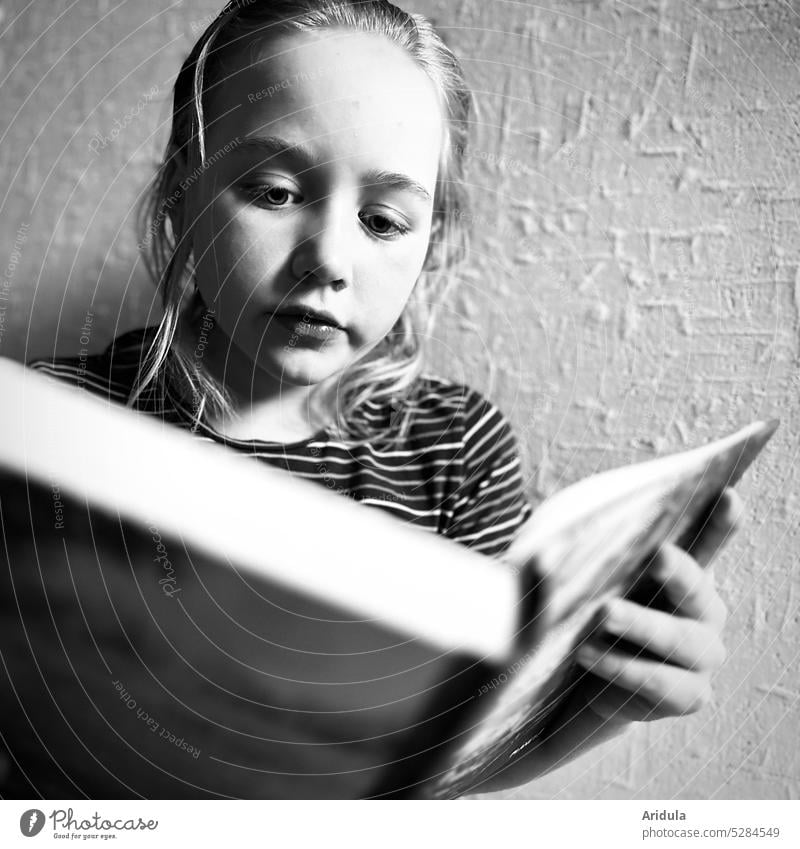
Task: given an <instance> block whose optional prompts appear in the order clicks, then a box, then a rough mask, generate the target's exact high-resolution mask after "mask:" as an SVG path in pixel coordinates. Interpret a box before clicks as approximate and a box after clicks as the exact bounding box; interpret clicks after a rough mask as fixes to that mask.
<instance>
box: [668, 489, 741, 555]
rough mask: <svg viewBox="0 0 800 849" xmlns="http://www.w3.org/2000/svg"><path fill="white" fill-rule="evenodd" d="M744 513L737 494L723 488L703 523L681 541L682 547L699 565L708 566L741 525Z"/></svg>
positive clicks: (732, 490)
mask: <svg viewBox="0 0 800 849" xmlns="http://www.w3.org/2000/svg"><path fill="white" fill-rule="evenodd" d="M744 513H745V509H744V503H743V502H742V499H741V498H740V497H739V494H738V493H737V492H736V491H735V490H734V489H731V488H728V489H725V490H723V492H722V493H721V495H720V497H719V499H718V500H717V502H716V503H715V504H714V506H713V508H712V510H711V512H710V514H709V515H708V517H707V519H706V521H705V523H704V524H703V525H702V526H701V527H699V528H698V529H697V531H696V533H694V534H693V535H692V538H691V539H686V540H685V541H682V543H683V542H685V543H687V544H686V545H685V546H683V545H682V547H685V548H686V551H687V552H688V553H689V554H691V556H692V557H694V559H695V560H697V562H698V563H699V564H700V565H701V566H708V564H709V563H711V561H712V560H713V559H714V558H715V557H716V556H717V555H718V554H719V552H720V550H721V549H722V548H723V547H724V546H725V544H726V543H727V542H728V540H729V539H730V538H731V536H733V534H734V533H735V532H736V531H737V530H738V528H739V527H740V526H741V524H742V521H743V519H744Z"/></svg>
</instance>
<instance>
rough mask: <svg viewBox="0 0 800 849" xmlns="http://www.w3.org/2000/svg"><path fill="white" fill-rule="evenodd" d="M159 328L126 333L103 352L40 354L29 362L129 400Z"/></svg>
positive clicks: (83, 385) (58, 376) (104, 393)
mask: <svg viewBox="0 0 800 849" xmlns="http://www.w3.org/2000/svg"><path fill="white" fill-rule="evenodd" d="M155 330H156V328H155V327H154V326H150V327H141V328H137V329H135V330H130V331H127V332H126V333H122V334H120V335H119V336H117V337H116V338H115V339H114V340H113V341H112V342H111V343H110V344H109V345H108V346H107V347H106V349H105V350H104V351H102V352H101V353H96V354H88V353H85V352H81V353H80V354H78V355H77V356H71V357H57V356H52V357H37V358H35V359H32V360H29V361H27V362H26V363H25V365H26V366H27V367H28V368H31V369H33V370H34V371H39V372H42V373H44V374H46V375H48V376H50V377H53V378H56V379H57V380H62V381H64V382H65V383H70V384H72V385H74V386H78V387H80V388H83V389H86V390H88V391H89V392H93V393H94V394H97V395H101V396H103V397H108V398H111V399H114V400H119V401H127V399H128V397H129V396H130V393H131V389H132V387H133V385H134V383H135V380H136V377H137V375H138V373H139V369H140V367H141V363H142V359H143V357H144V355H145V354H146V353H147V349H148V347H149V343H150V342H151V341H152V338H153V335H154V333H155Z"/></svg>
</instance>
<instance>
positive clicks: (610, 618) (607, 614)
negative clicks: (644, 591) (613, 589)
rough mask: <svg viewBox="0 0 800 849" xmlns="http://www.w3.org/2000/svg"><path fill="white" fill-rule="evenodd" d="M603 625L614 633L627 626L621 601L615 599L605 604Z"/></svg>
mask: <svg viewBox="0 0 800 849" xmlns="http://www.w3.org/2000/svg"><path fill="white" fill-rule="evenodd" d="M603 626H604V627H605V629H606V630H607V631H611V632H612V633H614V634H621V633H622V632H623V631H624V630H625V629H626V628H627V626H628V623H627V622H626V620H625V607H624V603H623V602H621V601H619V600H618V599H617V600H615V601H610V602H608V603H607V604H606V606H605V609H604V611H603Z"/></svg>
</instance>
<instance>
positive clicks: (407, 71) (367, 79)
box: [205, 29, 444, 181]
mask: <svg viewBox="0 0 800 849" xmlns="http://www.w3.org/2000/svg"><path fill="white" fill-rule="evenodd" d="M224 68H225V73H224V75H223V77H222V79H221V80H219V81H217V82H216V84H215V85H214V86H213V88H211V90H210V92H209V99H208V104H209V107H208V110H207V113H206V115H205V123H206V138H207V142H206V149H207V151H208V153H209V154H210V153H211V152H212V151H213V150H216V149H217V147H216V145H219V146H220V147H221V146H222V145H224V144H226V143H228V142H230V141H231V140H232V139H234V138H237V137H238V138H240V139H244V138H247V137H257V136H272V135H280V136H281V137H284V138H287V139H288V140H290V141H292V142H294V143H303V144H306V145H307V146H310V147H312V148H314V149H315V150H316V151H317V152H318V153H320V154H321V157H322V158H323V160H324V159H325V155H326V154H328V155H329V156H328V158H329V159H330V157H333V158H334V159H336V160H337V161H341V159H342V158H343V157H344V158H346V159H358V158H366V159H368V160H370V164H371V165H376V164H377V165H379V166H380V167H390V166H391V167H393V168H398V169H402V168H405V169H410V170H414V171H416V174H415V175H414V176H416V177H418V178H419V177H427V179H428V181H430V180H435V177H436V169H437V166H438V160H439V154H440V151H441V147H442V143H443V139H444V114H443V111H442V107H441V104H440V100H439V95H438V93H437V90H436V88H435V86H434V84H433V83H432V82H431V80H430V78H429V77H428V76H427V74H426V73H425V72H424V71H423V70H422V69H421V68H420V67H419V66H418V65H417V64H416V62H415V61H414V60H413V59H412V58H411V57H410V56H409V55H408V54H407V53H406V52H405V50H403V48H401V47H399V46H398V45H396V44H394V43H392V42H391V41H389V40H388V39H387V38H385V37H384V36H381V35H376V34H372V33H354V32H350V31H348V30H342V29H328V30H324V31H320V32H319V33H316V32H315V33H292V34H289V35H286V34H283V35H280V36H278V37H272V38H270V39H269V40H268V41H263V40H262V41H256V40H254V39H253V38H252V37H251V38H250V39H249V40H248V41H247V42H244V43H243V46H242V48H241V49H237V50H236V51H235V52H230V50H226V54H225V60H224ZM375 160H380V161H379V162H376V161H375Z"/></svg>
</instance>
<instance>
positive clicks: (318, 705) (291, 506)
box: [0, 359, 777, 798]
mask: <svg viewBox="0 0 800 849" xmlns="http://www.w3.org/2000/svg"><path fill="white" fill-rule="evenodd" d="M0 392H2V396H3V398H4V399H5V402H4V404H3V411H2V413H1V414H0V534H1V535H2V540H0V542H2V545H0V552H2V553H0V561H1V562H0V654H1V655H2V664H0V689H1V690H2V693H3V698H2V700H0V735H2V738H1V739H0V743H2V744H3V745H4V746H5V747H6V749H7V750H8V753H9V758H10V760H11V762H12V763H13V764H14V765H15V775H17V776H18V777H19V776H27V777H28V779H29V780H30V782H31V785H30V787H31V788H33V789H35V790H36V791H38V792H40V793H42V794H43V795H45V796H46V797H47V798H70V797H75V796H88V797H89V798H119V797H137V796H140V797H143V798H187V797H201V796H207V797H233V798H348V797H349V798H353V797H386V796H416V797H422V798H446V797H454V796H458V795H461V794H464V793H468V792H470V791H471V790H472V789H474V788H476V787H477V786H478V785H479V784H480V782H481V781H483V780H484V779H485V778H487V777H488V776H490V775H492V774H493V773H495V772H497V771H498V770H502V769H503V768H504V766H506V765H507V764H508V763H509V759H510V758H512V757H513V756H514V755H515V754H517V753H519V752H521V751H525V750H527V747H529V746H531V745H535V744H536V741H537V739H538V738H539V737H540V736H541V735H542V732H543V729H545V727H546V725H547V722H548V719H549V717H551V716H552V714H553V710H554V708H555V707H557V705H558V704H559V702H560V700H561V699H562V698H564V697H565V695H566V694H568V692H569V687H570V686H571V681H572V677H571V676H572V670H573V664H572V656H573V652H574V650H575V648H576V647H577V646H578V645H579V644H580V641H581V640H582V639H584V638H585V636H586V635H587V634H588V633H589V631H590V629H591V628H592V623H593V620H594V617H595V615H596V612H597V609H598V607H599V606H600V605H601V604H602V603H603V602H604V601H605V600H606V599H607V598H608V597H609V596H611V595H620V594H624V593H626V592H628V591H630V589H631V588H632V587H633V586H634V584H635V582H636V581H637V578H638V576H639V575H640V573H641V572H642V570H643V568H644V565H645V563H646V561H647V559H648V556H649V555H651V554H652V553H653V552H654V551H655V550H656V549H657V548H658V546H659V545H661V544H662V543H663V542H665V541H667V540H678V539H680V538H683V539H684V540H688V539H691V535H692V534H694V533H696V532H697V530H698V529H699V527H700V525H701V524H702V522H703V520H704V518H705V516H706V515H707V514H708V511H709V510H710V508H711V506H712V505H713V503H714V501H715V500H716V498H717V497H718V495H719V493H720V492H721V491H722V489H724V488H725V487H726V486H730V485H731V484H733V483H735V482H736V481H737V480H738V478H739V477H740V475H741V474H742V472H743V471H744V470H745V468H746V467H747V466H748V465H749V463H750V462H751V461H752V459H753V458H754V457H755V455H756V454H757V453H758V452H759V451H760V449H761V448H762V447H763V446H764V444H765V443H766V441H767V440H768V439H769V438H770V436H771V435H772V433H773V432H774V430H775V428H776V427H777V422H769V423H761V422H757V423H755V424H752V425H750V426H749V427H746V428H744V429H743V430H741V431H739V432H738V433H735V434H733V435H732V436H729V437H727V438H725V439H721V440H718V441H716V442H713V443H711V444H709V445H706V446H704V447H701V448H698V449H695V450H692V451H688V452H685V453H682V454H677V455H673V456H670V457H664V458H659V459H656V460H652V461H649V462H646V463H641V464H636V465H633V466H627V467H624V468H621V469H616V470H612V471H610V472H605V473H602V474H600V475H595V476H593V477H591V478H587V479H586V480H584V481H581V482H579V483H577V484H575V485H573V486H571V487H568V488H567V489H565V490H563V491H562V492H560V493H558V494H556V495H555V496H554V497H552V498H551V499H548V500H547V501H546V502H545V503H544V504H543V505H542V506H541V507H540V508H539V509H538V510H536V511H535V513H534V515H533V517H532V518H531V520H530V521H529V523H528V524H527V525H526V526H525V527H524V528H523V529H522V531H521V533H520V534H519V536H518V537H517V539H516V540H515V542H514V544H513V545H512V547H511V549H510V551H509V552H508V554H507V555H506V557H505V558H504V559H503V560H502V561H501V560H497V559H493V558H488V557H485V556H483V555H480V554H478V553H477V552H474V551H471V550H469V549H468V548H466V547H464V546H461V545H459V544H457V543H455V542H452V541H450V540H447V539H445V538H443V537H440V536H437V535H435V534H431V533H430V532H426V531H423V530H420V529H418V528H415V527H413V526H412V525H410V524H407V523H405V522H402V521H399V520H398V519H396V518H394V517H392V516H389V515H387V514H385V513H383V512H381V511H379V510H376V509H374V508H370V507H365V506H363V505H359V504H357V503H353V502H352V501H351V500H350V499H347V498H342V497H341V496H339V495H336V494H334V493H330V492H328V491H327V490H326V489H325V488H323V487H321V486H319V485H318V484H316V483H313V482H310V481H306V480H303V479H301V478H299V477H296V476H293V475H291V474H290V473H288V472H285V471H282V470H279V469H276V468H274V467H271V466H268V465H266V464H264V463H261V462H258V461H257V460H255V459H254V458H251V457H246V456H243V455H241V454H239V453H237V452H235V451H232V450H230V449H228V448H226V447H224V446H222V445H218V444H212V443H209V442H205V441H201V440H199V439H197V438H196V437H194V436H192V435H190V434H188V433H186V432H184V431H181V430H179V429H178V428H176V427H175V426H173V425H168V424H163V423H161V422H160V421H157V420H155V419H153V418H150V417H147V416H145V415H142V414H139V413H135V412H132V411H130V410H127V409H125V408H123V407H121V406H119V405H117V404H114V403H111V402H106V401H102V400H100V399H99V398H97V397H95V396H92V395H90V394H89V393H87V392H84V391H83V390H78V389H75V388H72V387H69V386H66V385H64V384H61V383H58V382H56V381H54V380H53V379H51V378H49V377H47V376H46V375H43V374H40V373H37V372H34V371H32V370H30V369H26V368H25V367H24V366H22V365H20V364H18V363H15V362H12V361H10V360H7V359H0ZM23 783H24V782H23ZM13 792H14V791H13V790H12V791H11V794H13ZM18 792H20V793H21V794H22V795H25V793H24V792H23V791H22V790H20V791H18ZM28 792H31V791H30V790H29V791H28ZM11 794H10V795H11Z"/></svg>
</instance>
